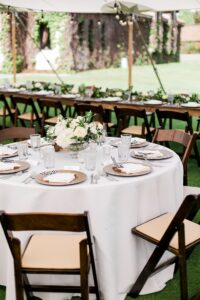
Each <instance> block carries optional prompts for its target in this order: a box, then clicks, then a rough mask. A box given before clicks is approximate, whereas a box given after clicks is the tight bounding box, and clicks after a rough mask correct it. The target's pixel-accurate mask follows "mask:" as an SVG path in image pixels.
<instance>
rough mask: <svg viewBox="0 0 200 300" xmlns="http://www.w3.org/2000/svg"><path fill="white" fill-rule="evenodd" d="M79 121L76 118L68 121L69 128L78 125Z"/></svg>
mask: <svg viewBox="0 0 200 300" xmlns="http://www.w3.org/2000/svg"><path fill="white" fill-rule="evenodd" d="M78 124H79V122H78V120H77V119H73V120H72V121H71V123H70V128H72V129H75V128H76V127H77V126H78Z"/></svg>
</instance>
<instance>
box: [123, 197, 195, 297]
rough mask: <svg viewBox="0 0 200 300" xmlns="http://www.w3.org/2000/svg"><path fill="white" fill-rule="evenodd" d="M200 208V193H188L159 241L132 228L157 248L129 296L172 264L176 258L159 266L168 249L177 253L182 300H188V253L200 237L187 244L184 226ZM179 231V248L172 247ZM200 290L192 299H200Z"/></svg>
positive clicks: (136, 294) (133, 294) (135, 233)
mask: <svg viewBox="0 0 200 300" xmlns="http://www.w3.org/2000/svg"><path fill="white" fill-rule="evenodd" d="M199 209H200V195H188V196H187V197H186V198H185V199H184V201H183V203H182V204H181V206H180V208H179V209H178V211H177V213H176V214H175V216H174V218H173V219H172V221H171V223H170V224H169V226H168V228H167V229H166V231H165V233H164V235H163V236H162V238H161V239H160V240H159V241H156V240H154V239H152V238H151V237H150V236H148V235H145V234H144V233H142V232H140V231H138V230H137V227H134V228H133V229H132V233H133V234H134V235H136V236H139V237H140V238H143V239H145V240H146V241H148V242H150V243H153V244H155V245H156V248H155V250H154V251H153V253H152V254H151V256H150V258H149V260H148V261H147V263H146V265H145V266H144V268H143V270H142V271H141V273H140V275H139V276H138V278H137V280H136V282H135V283H134V285H133V287H132V288H131V290H130V292H129V293H128V295H129V296H131V297H133V298H136V297H137V296H138V295H139V293H140V291H141V289H142V287H143V286H144V284H145V282H146V281H147V279H148V277H149V276H150V275H153V274H154V273H156V272H158V271H159V270H160V269H163V268H164V267H166V266H168V265H170V264H171V263H173V262H174V261H175V259H174V258H173V259H171V260H169V261H167V262H165V263H163V264H162V265H160V266H157V264H158V263H159V261H160V259H161V257H162V255H163V254H164V252H165V251H166V250H168V251H170V252H172V253H173V254H175V255H176V257H177V259H178V263H179V271H180V291H181V300H188V287H187V270H186V253H187V251H189V250H190V249H191V248H193V247H194V246H195V245H197V244H199V243H200V238H199V239H198V240H196V241H195V242H194V243H192V244H190V245H188V246H187V247H186V246H185V228H184V223H183V221H184V219H190V217H191V213H192V215H194V212H195V213H197V211H198V210H199ZM176 232H178V250H177V249H175V248H172V247H171V246H170V245H169V244H170V241H171V239H172V238H173V236H174V234H175V233H176ZM198 297H200V292H198V294H197V295H195V296H194V297H193V298H192V299H199V298H198Z"/></svg>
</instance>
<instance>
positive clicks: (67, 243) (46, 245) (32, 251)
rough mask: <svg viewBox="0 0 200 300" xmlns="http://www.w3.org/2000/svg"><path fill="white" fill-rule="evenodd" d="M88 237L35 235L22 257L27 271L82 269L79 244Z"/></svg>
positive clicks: (23, 265)
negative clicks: (33, 269) (34, 269)
mask: <svg viewBox="0 0 200 300" xmlns="http://www.w3.org/2000/svg"><path fill="white" fill-rule="evenodd" d="M85 238H86V235H84V234H82V235H33V236H32V237H31V239H30V241H29V243H28V246H27V247H26V250H25V252H24V254H23V257H22V267H23V268H25V269H31V268H36V269H41V270H43V271H44V269H68V270H69V269H80V252H79V243H80V241H82V240H83V239H85Z"/></svg>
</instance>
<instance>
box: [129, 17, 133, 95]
mask: <svg viewBox="0 0 200 300" xmlns="http://www.w3.org/2000/svg"><path fill="white" fill-rule="evenodd" d="M132 65H133V22H132V21H131V19H130V18H129V19H128V89H129V90H131V88H132Z"/></svg>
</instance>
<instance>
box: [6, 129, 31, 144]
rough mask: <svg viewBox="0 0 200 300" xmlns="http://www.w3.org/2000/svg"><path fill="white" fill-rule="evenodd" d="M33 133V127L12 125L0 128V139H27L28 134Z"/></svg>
mask: <svg viewBox="0 0 200 300" xmlns="http://www.w3.org/2000/svg"><path fill="white" fill-rule="evenodd" d="M33 133H35V128H24V127H12V128H4V129H1V130H0V141H1V142H2V141H6V140H12V141H13V140H14V141H20V140H25V139H29V137H30V134H33Z"/></svg>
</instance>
